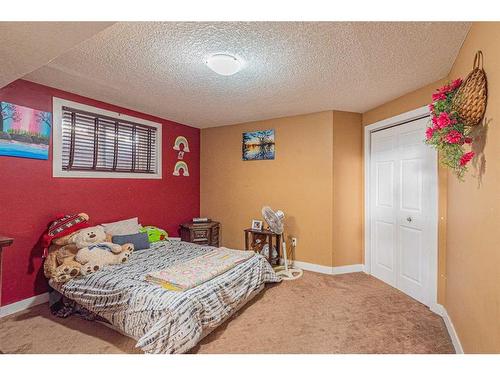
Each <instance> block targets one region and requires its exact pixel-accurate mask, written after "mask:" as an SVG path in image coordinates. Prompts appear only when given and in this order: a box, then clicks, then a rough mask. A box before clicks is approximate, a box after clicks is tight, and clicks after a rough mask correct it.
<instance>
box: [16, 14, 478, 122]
mask: <svg viewBox="0 0 500 375" xmlns="http://www.w3.org/2000/svg"><path fill="white" fill-rule="evenodd" d="M469 27H470V25H469V24H468V23H439V22H438V23H434V22H432V23H407V22H398V23H383V22H371V23H340V22H324V23H315V22H313V23H299V22H295V23H293V22H284V23H277V22H251V23H240V22H234V23H230V22H229V23H228V22H216V23H182V22H175V23H168V22H167V23H152V22H143V23H129V22H119V23H116V24H114V25H113V26H111V27H109V28H107V29H105V30H104V31H102V32H100V33H99V34H97V35H96V36H94V37H92V38H90V39H88V40H86V41H84V42H82V43H80V44H79V45H78V46H76V47H75V48H73V49H71V50H70V51H69V52H67V53H65V54H63V55H61V56H60V57H58V58H56V59H54V60H53V61H52V62H50V63H49V64H47V65H46V66H44V67H41V68H40V69H38V70H36V71H34V72H32V73H30V74H28V75H27V76H26V77H25V78H26V79H28V80H30V81H34V82H39V83H42V84H46V85H49V86H54V87H57V88H60V89H63V90H67V91H71V92H75V93H78V94H82V95H85V96H89V97H92V98H95V99H99V100H102V101H106V102H110V103H113V104H117V105H121V106H124V107H128V108H132V109H136V110H139V111H142V112H146V113H150V114H153V115H157V116H160V117H164V118H168V119H171V120H174V121H178V122H181V123H184V124H189V125H192V126H195V127H199V128H204V127H211V126H220V125H226V124H234V123H241V122H246V121H255V120H263V119H269V118H275V117H282V116H289V115H295V114H303V113H310V112H317V111H323V110H331V109H337V110H344V111H354V112H364V111H366V110H369V109H371V108H373V107H375V106H377V105H379V104H381V103H384V102H387V101H388V100H391V99H393V98H396V97H398V96H400V95H402V94H405V93H407V92H409V91H412V90H414V89H417V88H419V87H422V86H424V85H426V84H429V83H431V82H433V81H435V80H438V79H440V78H443V77H444V76H446V75H447V74H448V72H449V70H450V68H451V66H452V64H453V62H454V60H455V57H456V55H457V53H458V50H459V49H460V46H461V44H462V42H463V40H464V39H465V36H466V34H467V32H468V30H469ZM217 52H227V53H231V54H234V55H236V56H238V57H240V58H241V59H243V60H244V61H245V67H244V69H243V70H241V71H240V72H238V73H237V74H235V75H233V76H228V77H225V76H220V75H217V74H216V73H214V72H213V71H211V70H210V69H209V68H208V67H207V66H206V65H205V64H204V63H203V60H204V58H205V57H206V56H207V55H209V54H212V53H217Z"/></svg>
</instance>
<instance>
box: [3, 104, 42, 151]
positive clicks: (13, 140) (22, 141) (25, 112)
mask: <svg viewBox="0 0 500 375" xmlns="http://www.w3.org/2000/svg"><path fill="white" fill-rule="evenodd" d="M0 106H1V111H0V156H16V157H21V158H31V159H44V160H47V159H48V158H49V140H50V129H51V127H52V114H51V113H50V112H44V111H39V110H36V109H32V108H28V107H23V106H20V105H17V104H12V103H7V102H0Z"/></svg>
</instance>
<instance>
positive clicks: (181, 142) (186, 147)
mask: <svg viewBox="0 0 500 375" xmlns="http://www.w3.org/2000/svg"><path fill="white" fill-rule="evenodd" d="M181 145H183V147H184V149H183V151H184V152H189V144H188V140H187V139H186V137H183V136H182V135H179V136H178V137H177V138H176V139H175V142H174V150H177V151H180V150H181Z"/></svg>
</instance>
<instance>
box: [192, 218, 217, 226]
mask: <svg viewBox="0 0 500 375" xmlns="http://www.w3.org/2000/svg"><path fill="white" fill-rule="evenodd" d="M210 221H212V220H210V219H209V218H208V217H193V224H204V223H209V222H210Z"/></svg>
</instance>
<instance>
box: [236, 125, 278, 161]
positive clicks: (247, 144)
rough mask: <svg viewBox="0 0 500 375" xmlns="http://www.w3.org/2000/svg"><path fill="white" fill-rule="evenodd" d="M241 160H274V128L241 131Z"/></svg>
mask: <svg viewBox="0 0 500 375" xmlns="http://www.w3.org/2000/svg"><path fill="white" fill-rule="evenodd" d="M242 159H243V160H274V129H270V130H259V131H255V132H246V133H243V145H242Z"/></svg>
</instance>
